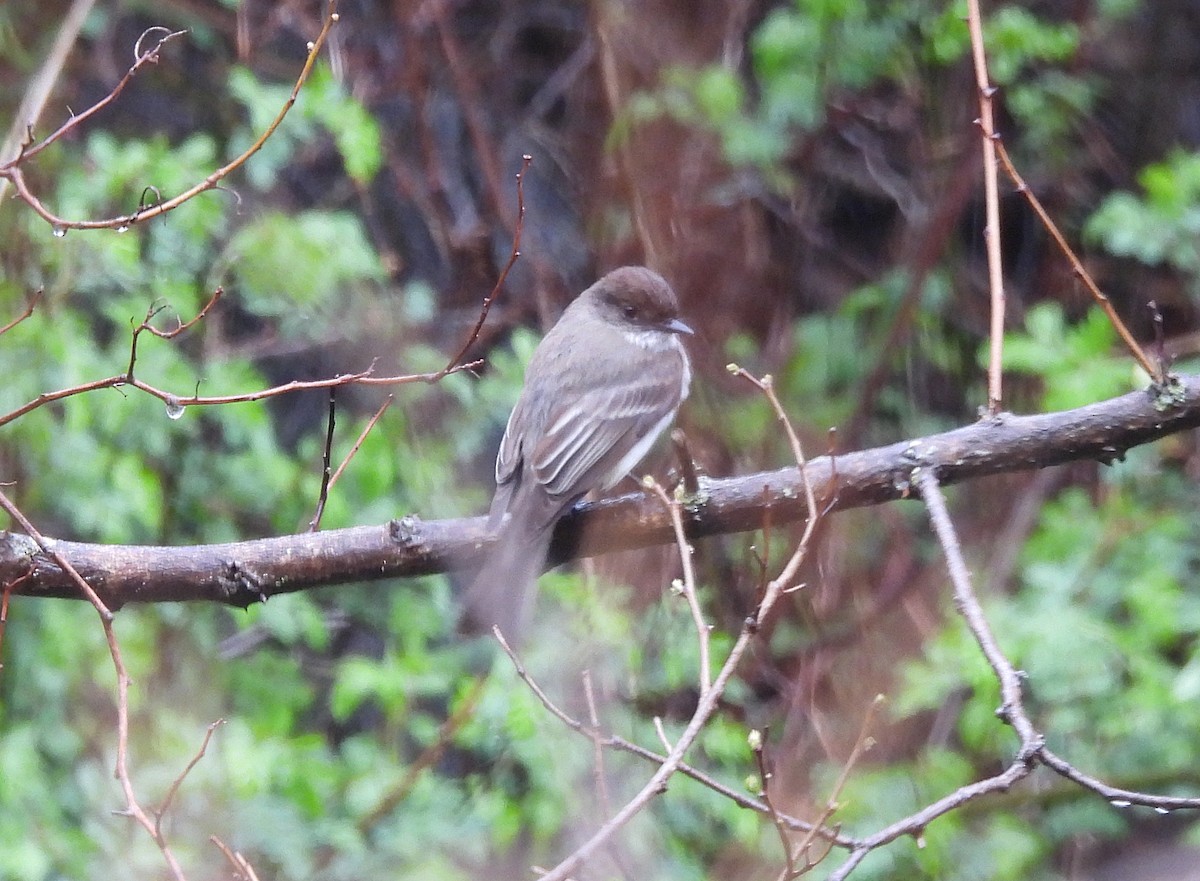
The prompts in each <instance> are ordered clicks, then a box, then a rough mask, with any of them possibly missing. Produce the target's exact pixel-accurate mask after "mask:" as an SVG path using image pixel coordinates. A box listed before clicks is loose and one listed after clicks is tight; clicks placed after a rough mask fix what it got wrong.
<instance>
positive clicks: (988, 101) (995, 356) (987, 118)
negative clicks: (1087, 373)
mask: <svg viewBox="0 0 1200 881" xmlns="http://www.w3.org/2000/svg"><path fill="white" fill-rule="evenodd" d="M967 27H968V29H969V30H970V32H971V57H972V59H973V61H974V63H975V84H976V86H977V87H978V89H979V120H978V124H979V130H980V133H981V134H982V135H983V188H984V198H985V201H986V214H987V224H986V226H985V227H984V230H983V238H984V242H985V244H986V245H987V262H988V288H989V290H990V291H991V297H992V321H991V333H990V335H989V337H990V349H989V354H988V413H989V414H991V415H995V414H996V413H998V412H1000V403H1001V400H1002V399H1003V394H1002V391H1001V389H1002V386H1001V383H1002V377H1003V346H1004V271H1003V269H1002V265H1001V262H1000V195H999V186H998V184H997V181H996V177H997V175H996V123H995V119H994V116H993V112H992V96H993V95H995V94H996V87H995V86H993V85H992V84H991V82H990V80H989V79H988V71H987V56H986V55H985V54H984V46H983V18H982V16H981V15H980V13H979V0H967Z"/></svg>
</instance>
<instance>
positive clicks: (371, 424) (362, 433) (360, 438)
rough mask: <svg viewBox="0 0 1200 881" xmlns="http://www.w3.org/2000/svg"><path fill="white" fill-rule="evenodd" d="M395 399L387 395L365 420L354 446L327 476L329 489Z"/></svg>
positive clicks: (335, 483) (393, 396)
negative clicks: (330, 474) (373, 413)
mask: <svg viewBox="0 0 1200 881" xmlns="http://www.w3.org/2000/svg"><path fill="white" fill-rule="evenodd" d="M395 399H396V396H395V395H388V396H387V398H385V399H384V402H383V403H382V404H381V405H380V406H379V409H378V410H376V411H375V415H374V416H372V417H371V418H370V419H369V420H368V421H367V424H366V425H365V426H363V430H362V431H360V432H359V433H358V438H357V439H356V440H355V441H354V446H352V447H351V448H350V452H348V453H346V456H345V458H344V459H342V461H341V464H339V465H338V467H337V470H336V471H334V472H333V477H331V478H329V489H330V490H332V489H333V488H334V486H335V485H337V482H338V478H339V477H341V476H342V472H343V471H345V470H346V466H347V465H349V464H350V460H351V459H353V458H354V457H355V455H356V454H357V453H358V451H359V450H360V449H361V448H362V445H363V442H364V441H365V440H366V439H367V435H368V434H370V433H371V429H373V428H374V427H375V423H377V422H378V421H379V419H380V417H382V416H383V414H384V413H386V412H387V408H388V407H390V406H392V401H394V400H395Z"/></svg>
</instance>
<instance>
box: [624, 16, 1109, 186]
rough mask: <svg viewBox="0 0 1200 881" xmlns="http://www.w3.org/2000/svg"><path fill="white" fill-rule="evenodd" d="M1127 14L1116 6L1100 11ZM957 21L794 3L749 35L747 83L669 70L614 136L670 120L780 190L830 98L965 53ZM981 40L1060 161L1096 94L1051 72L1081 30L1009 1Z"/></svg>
mask: <svg viewBox="0 0 1200 881" xmlns="http://www.w3.org/2000/svg"><path fill="white" fill-rule="evenodd" d="M1127 12H1128V10H1127V9H1124V8H1122V7H1120V6H1119V5H1117V4H1113V8H1111V9H1106V10H1104V16H1105V17H1106V18H1112V19H1116V18H1118V17H1120V16H1121V15H1124V14H1127ZM965 19H966V3H965V2H963V0H959V2H955V3H951V4H941V3H931V2H926V0H922V2H900V0H892V2H884V3H879V2H870V0H794V2H793V3H792V4H791V5H790V6H783V7H780V8H776V9H773V10H772V11H771V12H770V13H768V14H767V16H766V17H765V18H764V19H763V21H762V23H761V24H760V25H759V26H758V27H757V29H756V30H755V31H754V33H753V35H752V37H751V41H750V54H751V60H752V66H751V67H752V85H748V84H746V83H744V82H743V80H742V77H741V75H740V74H739V73H738V72H736V71H734V70H731V69H729V68H728V67H722V66H709V67H703V68H699V69H675V70H671V71H668V72H667V74H666V75H665V77H664V80H663V82H662V84H661V86H660V88H659V89H658V90H656V91H653V92H644V93H639V94H637V95H635V96H634V97H633V99H632V100H631V101H630V103H629V106H628V107H627V108H626V116H625V118H624V119H621V120H619V121H618V123H617V126H616V128H615V130H614V137H617V138H620V137H624V135H625V133H626V132H627V131H628V129H629V127H630V126H632V125H636V124H638V123H641V122H645V121H648V120H652V119H656V118H660V117H664V116H665V117H669V118H671V119H674V120H676V121H677V122H681V123H683V124H686V125H693V126H697V127H701V128H706V129H708V130H710V131H712V132H713V133H715V134H716V135H717V137H718V139H719V141H720V143H721V146H722V149H723V151H724V154H725V156H726V158H727V159H728V160H729V162H730V163H731V164H732V165H734V166H738V167H749V168H754V169H757V170H758V171H759V172H760V173H762V174H763V175H764V177H765V179H766V180H767V181H768V183H770V184H771V185H773V186H776V187H784V186H786V183H787V179H786V175H785V173H784V172H783V169H782V167H781V163H782V159H783V158H784V156H785V154H786V153H787V151H788V150H789V149H790V148H791V146H792V144H793V143H794V140H795V138H796V137H797V136H798V135H801V134H804V133H807V132H812V131H814V130H816V129H817V128H818V127H819V126H820V125H821V124H822V123H823V122H824V121H825V117H826V106H827V104H828V103H829V101H830V100H831V99H835V98H836V97H837V96H838V95H839V94H841V93H845V92H850V91H853V90H862V89H865V88H867V87H869V86H871V85H873V84H875V83H878V82H881V81H892V82H895V83H897V84H900V85H901V86H903V85H904V84H906V83H908V82H910V81H911V80H912V79H913V74H914V72H915V71H916V70H917V69H919V68H920V67H921V66H922V65H927V64H932V65H935V66H940V65H949V64H955V63H958V62H960V61H961V60H963V59H965V58H966V57H967V55H968V52H969V48H970V36H969V33H968V30H967V26H966V23H965ZM984 39H985V43H986V45H987V47H988V64H989V70H990V73H991V75H992V78H993V80H994V81H995V82H996V83H998V84H999V85H1001V86H1004V87H1005V92H1004V93H1003V95H1004V99H1005V101H1006V102H1007V106H1008V109H1009V110H1010V111H1011V112H1012V114H1013V115H1014V117H1015V118H1016V120H1017V121H1018V124H1019V126H1020V128H1021V130H1022V135H1023V140H1022V145H1023V147H1024V148H1026V149H1031V150H1035V151H1047V150H1050V151H1053V152H1054V153H1056V154H1060V155H1062V156H1063V157H1064V158H1065V153H1064V148H1063V145H1064V144H1065V143H1066V138H1067V136H1068V134H1069V133H1070V132H1071V131H1072V129H1073V126H1074V124H1075V122H1076V121H1077V120H1079V119H1081V118H1083V117H1084V116H1085V115H1086V113H1087V112H1088V111H1090V109H1091V107H1092V104H1093V102H1094V99H1095V89H1094V87H1093V85H1092V84H1091V83H1089V82H1088V81H1087V80H1086V79H1084V78H1083V77H1082V76H1080V75H1075V74H1068V73H1067V72H1065V71H1062V70H1058V69H1055V68H1054V67H1053V65H1056V64H1057V65H1061V64H1066V63H1068V62H1070V61H1071V59H1072V58H1073V57H1074V56H1075V54H1076V52H1077V51H1078V49H1079V45H1080V33H1079V29H1078V27H1077V26H1076V25H1075V24H1073V23H1070V22H1066V23H1056V22H1052V21H1047V20H1045V19H1043V18H1039V17H1038V16H1036V15H1035V14H1034V13H1032V12H1031V11H1029V10H1028V9H1027V8H1025V7H1024V6H1021V5H1017V4H1012V3H1009V4H1003V5H1000V6H998V7H995V8H994V9H992V11H991V12H990V14H989V15H988V17H987V19H986V20H985V22H984ZM751 95H753V96H754V97H753V98H751Z"/></svg>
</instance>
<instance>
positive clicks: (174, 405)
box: [167, 396, 186, 419]
mask: <svg viewBox="0 0 1200 881" xmlns="http://www.w3.org/2000/svg"><path fill="white" fill-rule="evenodd" d="M185 409H186V408H185V407H184V406H183V404H181V403H179V398H176V397H174V396H172V397H169V398H167V418H168V419H178V418H179V417H181V416H182V415H183V411H184V410H185Z"/></svg>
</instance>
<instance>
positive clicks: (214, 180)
mask: <svg viewBox="0 0 1200 881" xmlns="http://www.w3.org/2000/svg"><path fill="white" fill-rule="evenodd" d="M337 21H338V13H337V0H328V5H327V7H326V14H325V18H324V20H323V22H322V24H321V30H320V32H319V33H318V34H317V37H316V39H314V40H313V41H312V42H311V43H309V45H308V55H307V57H306V58H305V61H304V67H303V68H302V69H301V71H300V75H299V76H298V77H297V78H296V82H295V85H294V86H293V87H292V92H291V95H290V96H289V97H288V99H287V101H285V102H284V105H283V107H281V108H280V110H279V113H278V114H276V116H275V119H274V120H272V122H271V123H270V125H268V126H267V128H266V129H265V130H264V131H263V132H262V133H261V134H260V135H259V136H258V138H257V139H256V140H255V141H254V143H253V144H251V145H250V146H249V147H247V148H246V150H244V151H243V152H242V153H241V154H240V155H239V156H237V157H236V158H234V159H233V160H231V161H230V162H228V163H227V164H225V165H223V166H222V167H221V168H218V169H217V170H216V171H214V172H213V173H212V174H210V175H209V176H208V177H206V178H205V179H204V180H202V181H200V182H199V183H197V184H195V185H194V186H192V187H190V188H189V189H187V190H185V191H184V192H182V193H179V194H178V195H176V196H174V197H172V198H170V199H162V198H158V197H157V195H156V198H155V200H154V202H153V203H152V204H150V205H145V204H142V205H139V206H138V208H137V209H136V210H135V211H133V212H132V213H130V214H125V215H120V216H117V217H109V218H106V219H103V220H68V219H66V218H63V217H60V216H58V215H56V214H55V213H54V212H52V211H51V210H50V209H49V208H47V207H46V205H45V204H44V203H43V202H42V201H41V200H40V199H38V197H37V196H36V195H35V194H34V193H33V191H32V190H30V189H29V185H28V184H27V183H26V181H25V175H24V173H23V171H22V170H21V164H22V163H24V162H25V161H26V160H28V159H29V158H30V157H32V156H35V155H36V154H37V153H39V152H40V151H41V150H43V149H45V148H46V147H47V146H49V145H50V144H52V143H54V142H55V141H56V140H58V139H59V138H60V137H62V136H63V134H65V133H66V132H67V131H70V130H71V129H72V128H74V127H75V126H77V125H79V124H80V123H81V122H82V121H83V120H85V119H87V118H88V117H90V116H92V115H93V114H95V113H96V112H98V111H99V110H100V109H102V108H103V107H105V106H107V105H108V104H109V103H111V102H112V101H113V100H115V98H116V97H117V95H119V94H120V92H121V91H122V90H123V89H124V88H125V86H126V85H127V84H128V82H129V80H130V79H132V78H133V76H134V75H136V73H137V72H138V71H139V70H140V69H141V68H142V67H144V66H145V65H147V64H152V63H154V62H156V61H157V60H158V53H159V51H160V50H161V48H162V46H163V45H164V44H165V43H166V42H167V41H169V40H171V39H173V38H175V37H177V36H179V34H181V33H184V32H183V31H180V32H175V33H167V34H166V35H165V36H163V37H162V38H160V39H159V40H158V41H157V42H156V43H155V45H154V46H152V47H151V48H150V49H149V50H147V51H145V52H142V53H141V54H140V55H138V57H137V60H136V61H135V62H134V65H133V67H131V68H130V69H129V71H128V72H127V73H126V74H125V76H124V77H123V78H122V79H121V81H120V82H119V83H118V84H117V85H116V87H114V89H113V90H112V91H111V92H109V94H108V95H106V96H105V97H104V98H102V99H100V101H98V102H97V103H96V104H94V105H92V107H90V108H88V109H87V110H85V111H84V112H83V113H81V114H78V115H74V116H72V117H71V118H70V119H69V120H67V122H66V123H64V124H63V125H62V126H61V127H60V128H59V129H58V130H57V131H56V132H54V133H53V134H51V135H50V136H49V137H47V138H46V139H45V140H44V141H42V142H41V143H40V144H37V145H36V146H32V147H29V148H28V149H26V150H24V151H22V153H21V155H19V156H18V157H17V158H16V159H13V160H11V161H10V162H7V163H5V164H4V165H0V177H3V178H7V179H8V180H10V181H11V182H12V185H13V187H14V188H15V189H16V191H17V195H18V196H20V198H21V199H22V200H23V201H24V202H25V203H26V204H27V205H29V207H30V208H32V209H33V210H34V212H35V213H37V215H38V216H39V217H41V218H42V219H43V220H45V221H46V222H48V223H49V224H51V226H53V228H54V231H55V234H56V235H63V234H65V233H66V231H67V230H69V229H128V228H129V227H130V226H132V225H133V224H135V223H140V222H142V221H146V220H149V219H151V218H153V217H158V216H159V215H161V214H166V213H167V212H168V211H172V210H174V209H175V208H178V207H179V206H180V205H182V204H183V203H185V202H187V201H188V200H189V199H192V198H194V197H195V196H198V195H199V194H200V193H203V192H205V191H207V190H211V189H214V188H216V187H217V185H218V184H220V183H221V181H222V180H224V179H225V178H226V177H228V176H229V174H230V173H231V172H233V171H235V170H236V169H238V168H240V167H241V166H242V165H244V164H245V163H246V161H247V160H248V159H250V157H251V156H253V155H254V154H255V153H257V152H258V151H259V150H260V149H262V145H263V144H264V143H266V141H267V139H268V138H270V137H271V136H272V135H273V134H274V133H275V130H276V129H278V128H279V126H280V124H281V123H282V122H283V120H284V117H286V116H287V114H288V111H290V110H291V109H292V106H293V105H294V104H295V103H296V98H297V97H298V96H299V94H300V89H301V88H302V87H303V86H304V83H305V82H306V81H307V80H308V77H309V74H310V73H312V69H313V65H314V64H315V63H316V60H317V56H318V55H319V54H320V52H321V48H322V47H323V46H324V44H325V40H326V38H327V37H328V36H329V32H330V30H331V29H332V27H333V25H334V24H335V23H337ZM152 30H155V29H152ZM139 46H140V40H139Z"/></svg>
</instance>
